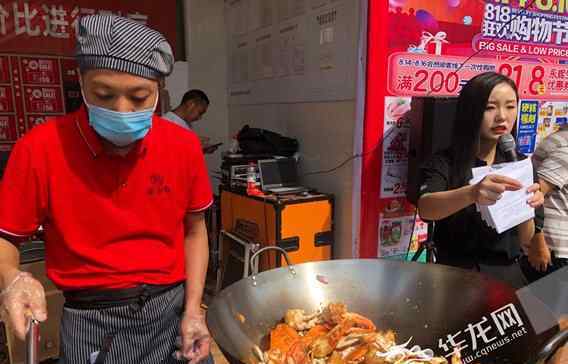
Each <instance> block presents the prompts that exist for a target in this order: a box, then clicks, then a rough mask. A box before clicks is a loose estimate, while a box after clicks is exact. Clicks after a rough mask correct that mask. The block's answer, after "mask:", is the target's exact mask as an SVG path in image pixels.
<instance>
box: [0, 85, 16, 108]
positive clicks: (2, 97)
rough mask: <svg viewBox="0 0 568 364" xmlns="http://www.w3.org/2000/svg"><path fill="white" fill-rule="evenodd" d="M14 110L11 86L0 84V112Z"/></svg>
mask: <svg viewBox="0 0 568 364" xmlns="http://www.w3.org/2000/svg"><path fill="white" fill-rule="evenodd" d="M7 112H14V99H13V98H12V87H11V86H0V113H7Z"/></svg>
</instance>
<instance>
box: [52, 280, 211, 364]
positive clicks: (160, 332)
mask: <svg viewBox="0 0 568 364" xmlns="http://www.w3.org/2000/svg"><path fill="white" fill-rule="evenodd" d="M184 291H185V290H184V286H183V285H181V284H180V285H177V286H175V287H174V288H171V289H168V290H167V291H165V292H164V293H160V294H158V295H156V296H154V297H150V298H146V299H145V300H144V301H143V302H142V303H140V301H139V302H136V303H130V304H126V305H117V306H111V307H103V308H86V309H85V308H74V305H72V304H67V303H66V305H65V306H64V308H63V316H62V319H61V321H62V323H61V353H60V359H59V364H125V363H137V364H157V363H163V364H170V363H171V364H174V363H186V362H187V361H185V360H184V361H179V360H176V359H175V358H174V356H173V354H174V352H175V350H176V338H178V336H179V329H180V321H181V313H182V312H183V304H184ZM95 304H96V303H95ZM177 340H178V342H179V339H177ZM208 361H210V362H211V363H212V359H211V357H210V358H209V359H208Z"/></svg>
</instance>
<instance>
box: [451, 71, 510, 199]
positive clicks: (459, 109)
mask: <svg viewBox="0 0 568 364" xmlns="http://www.w3.org/2000/svg"><path fill="white" fill-rule="evenodd" d="M501 83H506V84H508V85H509V86H511V88H512V89H513V90H515V95H516V96H517V101H518V100H519V94H518V91H517V86H516V85H515V82H513V80H511V79H510V78H508V77H507V76H504V75H502V74H500V73H495V72H486V73H482V74H480V75H477V76H475V77H474V78H472V79H471V80H469V82H468V83H467V84H466V85H465V86H464V87H463V89H462V90H461V92H460V95H459V97H458V103H457V106H456V116H455V119H454V128H453V137H452V146H451V148H450V151H451V154H452V163H451V164H450V181H449V182H450V188H452V189H453V188H459V187H462V186H464V185H465V184H466V182H467V181H466V176H467V175H468V172H469V171H470V170H471V168H472V167H473V165H474V162H475V158H476V157H477V153H478V152H479V138H480V129H481V123H482V121H483V114H484V113H485V109H486V107H487V101H488V100H489V95H490V94H491V91H493V88H495V86H497V85H499V84H501Z"/></svg>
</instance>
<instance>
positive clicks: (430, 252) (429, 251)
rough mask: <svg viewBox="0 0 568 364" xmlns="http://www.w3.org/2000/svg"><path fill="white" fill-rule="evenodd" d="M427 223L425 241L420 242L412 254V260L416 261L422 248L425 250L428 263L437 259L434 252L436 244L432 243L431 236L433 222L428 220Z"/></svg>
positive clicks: (432, 235) (432, 234) (432, 233)
mask: <svg viewBox="0 0 568 364" xmlns="http://www.w3.org/2000/svg"><path fill="white" fill-rule="evenodd" d="M427 225H428V235H427V237H426V241H424V242H422V243H420V246H419V247H418V250H417V251H416V253H414V256H412V261H413V262H417V261H418V259H419V258H420V256H421V255H422V253H423V252H424V250H426V262H428V263H436V261H437V260H438V259H437V256H436V254H437V252H436V245H435V244H434V241H433V237H434V222H433V221H430V222H428V223H427Z"/></svg>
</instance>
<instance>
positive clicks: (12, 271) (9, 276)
mask: <svg viewBox="0 0 568 364" xmlns="http://www.w3.org/2000/svg"><path fill="white" fill-rule="evenodd" d="M19 266H20V252H19V251H18V248H17V247H16V246H15V245H14V244H12V243H10V242H9V241H8V240H6V239H4V238H2V237H0V291H3V290H4V288H6V287H7V286H8V285H9V284H10V282H12V280H13V279H14V278H15V277H16V275H17V274H18V272H19Z"/></svg>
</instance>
